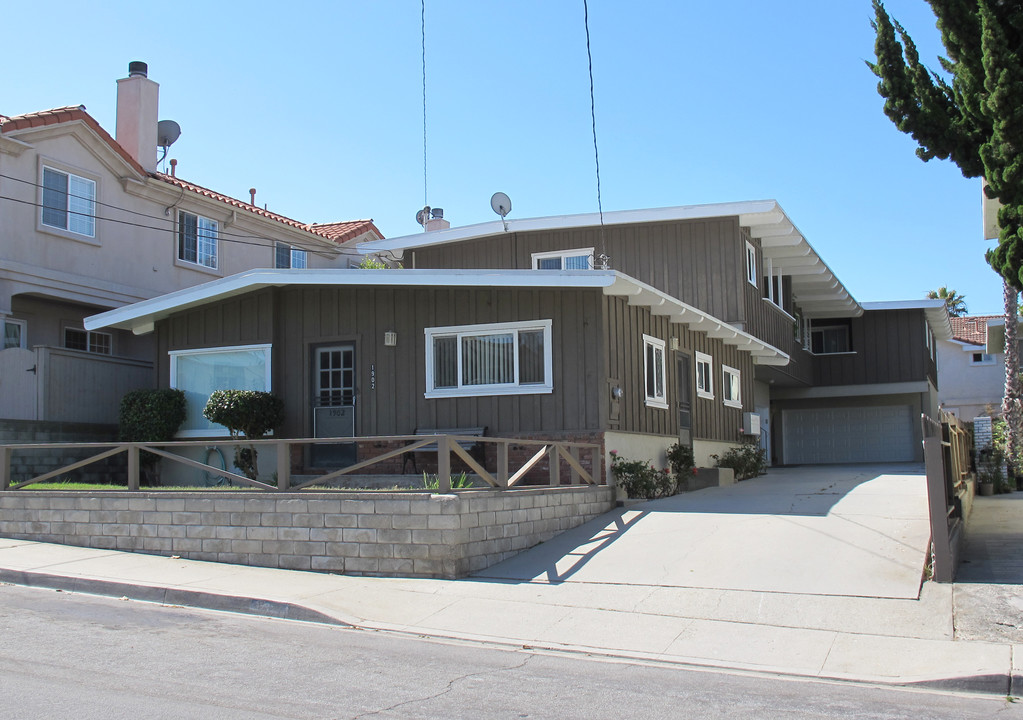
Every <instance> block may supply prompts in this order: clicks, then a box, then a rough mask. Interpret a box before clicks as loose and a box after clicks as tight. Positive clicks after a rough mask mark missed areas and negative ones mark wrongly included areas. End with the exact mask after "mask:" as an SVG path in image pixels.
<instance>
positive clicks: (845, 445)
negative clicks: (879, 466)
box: [782, 405, 916, 465]
mask: <svg viewBox="0 0 1023 720" xmlns="http://www.w3.org/2000/svg"><path fill="white" fill-rule="evenodd" d="M782 422H783V424H784V446H783V451H784V454H785V457H784V462H785V464H787V465H813V464H825V463H856V462H912V461H913V460H914V459H915V456H916V453H915V452H914V450H915V443H914V439H913V411H912V408H911V407H910V406H909V405H884V406H881V407H851V408H819V409H814V410H785V411H783V412H782Z"/></svg>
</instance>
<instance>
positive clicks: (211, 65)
mask: <svg viewBox="0 0 1023 720" xmlns="http://www.w3.org/2000/svg"><path fill="white" fill-rule="evenodd" d="M886 6H887V7H888V9H889V11H890V12H891V14H892V15H893V16H895V17H896V18H898V19H899V20H900V21H901V22H902V23H903V25H905V26H906V28H907V29H908V30H909V31H910V32H911V34H912V35H913V36H914V38H915V39H916V41H917V44H918V46H919V48H920V51H921V56H922V57H923V58H925V59H926V60H927V61H928V62H929V63H931V64H932V65H934V66H935V67H936V66H937V60H936V57H937V55H938V54H939V52H940V51H941V45H940V40H939V37H938V32H937V30H936V29H935V28H934V18H933V15H932V14H931V11H930V6H929V5H927V4H926V3H925V2H923V0H889V1H888V2H887V3H886ZM2 18H3V23H4V25H5V27H6V31H5V33H4V35H5V39H4V55H5V57H6V58H7V61H6V62H5V69H4V71H3V74H2V75H0V113H3V114H6V115H13V114H20V113H25V112H32V111H35V110H42V109H45V108H50V107H56V106H61V105H72V104H84V105H85V106H86V107H87V108H88V110H89V112H90V113H91V114H92V115H93V116H94V117H95V118H96V119H97V120H98V121H99V122H100V124H102V125H103V126H104V127H105V128H107V129H109V130H110V131H111V133H112V132H113V129H114V114H115V112H114V111H115V107H114V103H115V90H116V87H115V80H116V79H117V78H120V77H124V76H125V75H126V71H127V65H128V62H129V61H131V60H143V61H145V62H147V63H148V64H149V76H150V78H152V79H153V80H156V81H157V82H158V83H160V85H161V89H160V92H161V95H160V117H161V118H167V119H173V120H176V121H177V122H178V123H179V124H180V125H181V127H182V131H183V132H182V135H181V138H180V140H178V142H177V144H175V145H174V147H173V148H172V149H171V157H175V158H177V159H178V161H179V165H178V174H179V175H180V176H182V177H184V178H186V179H188V180H191V181H193V182H196V183H199V184H201V185H205V186H207V187H211V188H214V189H216V190H218V191H221V192H225V193H227V194H230V195H234V196H235V197H238V198H242V199H247V198H248V189H249V188H250V187H255V188H257V190H258V194H257V203H259V204H261V205H262V204H264V203H265V204H267V205H268V206H269V208H270V209H271V210H275V211H277V212H280V213H283V214H285V215H288V216H290V217H294V218H296V219H298V220H302V221H303V222H329V221H333V220H343V219H356V218H367V217H371V218H373V219H374V220H375V221H376V223H377V226H378V227H379V228H380V230H381V231H382V232H383V233H384V234H385V235H386V236H391V237H393V236H399V235H406V234H411V233H414V232H417V231H419V230H420V228H419V226H418V225H417V224H416V222H415V213H416V211H417V210H418V209H419V208H421V207H422V206H423V205H424V199H425V198H424V187H423V104H422V67H421V58H422V48H421V36H420V3H419V2H418V0H411V1H409V0H393V1H392V0H377V1H375V2H365V1H362V2H351V1H348V0H337V1H336V2H323V3H311V2H296V3H290V4H282V3H276V2H275V3H268V2H261V1H256V2H245V3H219V2H203V3H199V2H191V1H190V0H182V1H180V2H174V3H140V2H137V0H136V1H134V2H130V3H128V2H122V1H121V0H105V1H104V2H103V3H95V4H92V5H91V6H90V7H86V6H83V5H82V4H81V3H78V2H76V3H71V2H65V1H64V0H57V1H53V2H48V3H46V4H45V12H43V13H40V6H39V5H38V4H35V5H33V4H31V3H10V4H9V6H8V7H5V8H4V10H3V12H2ZM870 18H871V7H870V2H869V0H837V1H834V2H821V0H785V2H764V1H763V0H745V1H740V0H735V1H728V0H721V1H720V2H713V3H712V2H669V1H666V0H658V1H654V0H635V1H634V2H629V3H625V2H620V1H619V2H612V1H611V0H591V2H590V33H591V44H592V51H593V71H594V81H595V86H596V111H597V134H598V142H599V150H600V166H601V189H602V196H603V206H604V209H605V210H625V209H633V208H646V207H662V206H669V205H689V204H696V203H714V202H730V201H740V200H759V199H766V198H772V199H776V200H778V201H779V202H780V203H781V205H782V207H783V208H784V209H785V210H786V211H787V212H788V214H789V216H790V217H791V218H792V220H793V221H794V222H795V223H796V225H797V226H798V227H799V228H800V230H802V232H803V233H804V234H805V235H806V237H807V239H808V240H809V241H810V243H811V244H812V245H813V246H814V247H815V248H816V249H817V251H818V252H819V253H820V254H821V256H822V257H823V258H824V259H825V261H826V262H827V263H828V264H829V265H830V266H831V268H832V269H833V270H834V271H835V272H836V274H837V275H838V276H839V277H840V278H841V279H842V281H843V282H844V283H845V285H846V287H847V288H849V290H850V291H851V292H852V293H853V295H854V296H855V297H856V298H857V299H858V300H860V301H880V300H903V299H915V298H920V297H923V296H924V294H925V293H926V291H927V290H929V289H933V288H936V287H937V286H939V285H949V286H951V287H954V288H955V289H956V290H958V291H959V292H961V293H964V294H965V295H966V299H967V303H968V305H969V309H970V311H971V313H974V314H981V313H991V314H997V313H1000V312H1001V307H1002V301H1001V284H1000V281H999V279H998V277H997V276H996V275H995V274H994V273H993V272H992V271H991V270H990V269H989V268H988V266H987V265H986V264H985V263H984V260H983V254H984V249H985V248H986V247H987V246H988V244H987V243H985V241H984V240H983V239H982V237H981V236H982V232H981V218H980V198H981V196H980V186H979V181H977V180H966V179H964V178H963V177H962V175H961V174H960V172H959V170H958V168H956V167H955V166H953V165H951V164H950V163H947V162H930V163H923V162H921V161H920V160H918V159H917V158H916V156H915V155H914V154H913V151H914V148H915V145H914V143H913V141H912V140H911V139H910V138H909V137H907V136H905V135H902V134H901V133H899V132H898V131H897V130H896V129H895V128H894V126H893V125H892V124H891V123H890V122H889V121H888V119H887V118H885V117H884V115H883V114H882V112H881V106H882V99H881V98H880V96H878V95H877V92H876V89H875V88H876V78H874V76H873V75H872V74H871V73H870V72H869V70H868V69H867V68H866V66H865V65H864V60H865V59H870V58H872V57H873V31H872V29H871V27H870ZM44 26H45V27H44ZM426 33H427V35H426V62H427V89H428V109H427V113H428V119H427V127H428V148H429V150H428V158H429V163H428V167H429V171H428V187H429V192H428V202H429V204H430V205H432V206H435V207H443V208H444V209H445V211H446V215H447V217H448V219H449V220H450V221H451V222H452V225H456V226H457V225H466V224H471V223H477V222H483V221H487V220H492V219H495V216H494V215H493V213H492V212H491V210H490V204H489V199H490V196H491V194H493V193H494V192H495V191H497V190H501V191H504V192H506V193H508V195H510V196H511V198H512V202H513V205H514V208H513V213H512V214H513V216H514V217H519V218H525V217H538V216H545V215H560V214H568V213H579V212H592V211H595V210H596V209H597V202H596V183H595V174H594V158H593V141H592V137H591V135H590V101H589V80H588V77H587V67H586V46H585V34H584V27H583V8H582V0H571V1H569V0H524V1H521V2H503V3H497V2H490V1H481V0H427V2H426ZM0 221H2V219H0Z"/></svg>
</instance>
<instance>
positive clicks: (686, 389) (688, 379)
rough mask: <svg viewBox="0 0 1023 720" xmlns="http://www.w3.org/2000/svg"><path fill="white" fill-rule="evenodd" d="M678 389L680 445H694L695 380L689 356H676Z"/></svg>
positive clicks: (676, 384)
mask: <svg viewBox="0 0 1023 720" xmlns="http://www.w3.org/2000/svg"><path fill="white" fill-rule="evenodd" d="M675 370H676V374H677V377H676V380H677V382H676V383H675V387H676V388H677V390H676V391H675V392H676V395H677V398H676V404H677V408H678V441H679V444H680V445H690V446H691V445H692V444H693V378H692V360H691V358H690V357H689V356H688V355H685V354H683V353H678V354H676V355H675Z"/></svg>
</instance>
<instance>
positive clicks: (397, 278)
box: [85, 268, 789, 365]
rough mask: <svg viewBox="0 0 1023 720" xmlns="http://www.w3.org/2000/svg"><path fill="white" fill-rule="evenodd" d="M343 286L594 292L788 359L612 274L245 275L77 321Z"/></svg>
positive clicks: (140, 329)
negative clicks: (272, 291)
mask: <svg viewBox="0 0 1023 720" xmlns="http://www.w3.org/2000/svg"><path fill="white" fill-rule="evenodd" d="M301 285H343V286H372V287H437V286H444V287H509V288H510V287H515V288H531V287H532V288H565V289H568V288H594V289H601V290H602V291H603V293H604V294H605V295H613V296H617V297H624V298H626V299H627V300H628V302H629V304H631V305H640V306H643V307H646V308H648V309H649V310H650V312H651V313H652V314H654V315H664V316H668V317H670V318H671V321H672V322H676V323H680V324H683V325H687V326H688V327H689V328H690V329H691V330H696V331H698V332H703V333H706V334H707V335H708V336H709V337H713V338H717V339H719V340H721V341H722V342H723V343H725V344H726V345H732V346H734V347H736V348H738V349H739V350H742V351H744V352H748V353H750V355H752V356H753V362H754V363H756V364H758V365H786V364H788V362H789V356H788V355H787V354H786V353H783V352H782V351H781V350H778V349H777V348H775V347H773V346H771V345H768V344H767V343H765V342H763V341H761V340H758V339H757V338H755V337H753V336H752V335H749V334H748V333H746V332H743V331H742V330H739V329H737V328H735V327H733V326H732V325H729V324H728V323H726V322H724V321H723V320H719V319H718V318H715V317H713V316H712V315H709V314H707V313H705V312H703V311H702V310H698V309H697V308H694V307H692V306H691V305H687V304H686V303H684V302H682V301H681V300H678V299H677V298H673V297H671V296H670V295H668V294H666V293H664V292H661V291H660V290H657V289H656V288H653V287H651V286H649V285H647V284H646V283H642V282H640V281H638V280H636V279H634V278H631V277H629V276H628V275H623V274H622V273H620V272H618V271H615V270H569V271H536V270H340V269H334V268H331V269H303V270H250V271H248V272H244V273H239V274H237V275H231V276H229V277H226V278H220V279H219V280H214V281H212V282H208V283H205V284H203V285H197V286H195V287H191V288H186V289H184V290H178V291H177V292H173V293H169V294H167V295H162V296H160V297H157V298H153V299H151V300H144V301H142V302H138V303H134V304H132V305H128V306H126V307H122V308H118V309H116V310H110V311H107V312H104V313H100V314H98V315H92V316H90V317H87V318H86V319H85V328H86V329H87V330H96V329H98V328H104V327H111V328H117V329H120V330H131V331H132V332H134V333H136V334H145V333H149V332H152V331H153V330H154V329H155V327H156V323H157V322H158V321H160V320H163V319H166V318H168V317H170V316H171V315H173V314H174V313H178V312H182V311H184V310H189V309H192V308H195V307H200V306H202V305H205V304H207V303H210V302H215V301H219V300H226V299H229V298H231V297H234V296H237V295H242V294H245V293H249V292H253V291H258V290H262V289H265V288H268V287H283V286H301Z"/></svg>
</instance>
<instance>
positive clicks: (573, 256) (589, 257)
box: [533, 248, 593, 270]
mask: <svg viewBox="0 0 1023 720" xmlns="http://www.w3.org/2000/svg"><path fill="white" fill-rule="evenodd" d="M533 269H534V270H592V269H593V248H578V249H576V250H557V251H555V252H543V253H533Z"/></svg>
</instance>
